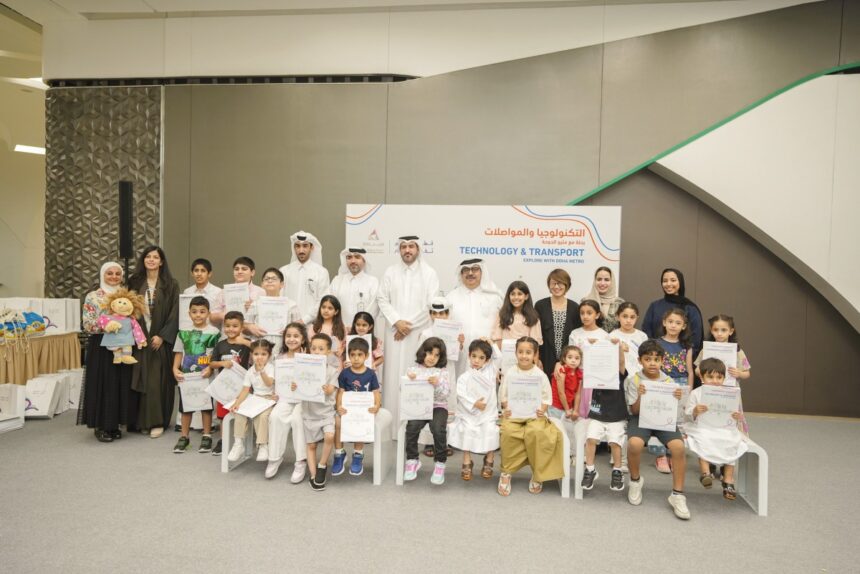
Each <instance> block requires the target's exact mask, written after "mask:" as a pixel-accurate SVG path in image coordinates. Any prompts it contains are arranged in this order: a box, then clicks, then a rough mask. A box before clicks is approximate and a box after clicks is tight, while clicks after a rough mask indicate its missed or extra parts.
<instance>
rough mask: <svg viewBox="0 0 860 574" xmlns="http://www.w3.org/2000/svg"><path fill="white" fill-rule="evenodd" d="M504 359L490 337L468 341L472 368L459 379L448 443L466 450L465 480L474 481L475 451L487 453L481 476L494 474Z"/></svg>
mask: <svg viewBox="0 0 860 574" xmlns="http://www.w3.org/2000/svg"><path fill="white" fill-rule="evenodd" d="M501 359H502V357H501V353H499V351H498V349H496V348H494V347H493V345H491V344H490V340H489V339H475V340H474V341H472V342H471V343H469V366H470V369H469V370H468V371H466V372H465V373H463V374H462V375H460V378H459V379H458V380H457V411H456V414H455V415H454V424H453V425H452V426H451V432H450V433H448V443H449V444H450V445H451V446H453V447H455V448H459V449H460V450H462V451H463V468H462V470H461V471H460V478H462V479H463V480H472V468H473V467H474V463H473V462H472V453H477V454H483V455H484V465H483V467H482V468H481V477H482V478H486V479H490V478H492V477H493V457H494V455H495V452H494V451H495V450H496V449H498V448H499V427H498V425H497V424H496V422H497V421H498V418H499V408H498V400H497V397H496V373H498V370H499V367H498V363H500V362H501Z"/></svg>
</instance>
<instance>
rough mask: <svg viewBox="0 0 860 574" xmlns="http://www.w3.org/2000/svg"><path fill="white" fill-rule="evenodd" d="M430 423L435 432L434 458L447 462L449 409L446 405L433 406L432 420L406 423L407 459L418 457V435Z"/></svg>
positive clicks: (431, 430) (432, 430) (433, 432)
mask: <svg viewBox="0 0 860 574" xmlns="http://www.w3.org/2000/svg"><path fill="white" fill-rule="evenodd" d="M428 423H429V424H430V432H431V433H432V434H433V450H434V451H435V454H434V456H433V460H435V461H436V462H445V461H446V460H448V409H447V408H445V407H433V419H432V420H429V421H409V422H408V423H406V459H407V460H411V459H417V458H418V435H419V434H421V429H423V428H424V425H426V424H428Z"/></svg>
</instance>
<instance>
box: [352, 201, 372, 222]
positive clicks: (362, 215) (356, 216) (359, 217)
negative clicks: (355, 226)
mask: <svg viewBox="0 0 860 574" xmlns="http://www.w3.org/2000/svg"><path fill="white" fill-rule="evenodd" d="M377 207H379V204H378V203H377V204H376V205H374V206H373V207H371V208H370V209H368V210H367V211H365V212H364V213H362V214H361V215H347V216H346V218H347V219H361V218H362V217H364V216H365V215H367V214H368V213H370V212H371V211H373V210H374V209H376V208H377Z"/></svg>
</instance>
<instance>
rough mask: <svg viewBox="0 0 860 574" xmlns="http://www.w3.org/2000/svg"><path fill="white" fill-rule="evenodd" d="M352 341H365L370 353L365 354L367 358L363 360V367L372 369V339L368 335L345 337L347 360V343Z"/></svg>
mask: <svg viewBox="0 0 860 574" xmlns="http://www.w3.org/2000/svg"><path fill="white" fill-rule="evenodd" d="M353 339H364V340H365V341H367V348H368V349H370V351H369V352H368V353H367V358H366V359H365V360H364V366H365V367H367V368H368V369H372V368H373V337H372V336H371V335H370V333H368V334H367V335H347V336H346V349H347V351H346V359H347V361H348V360H349V342H350V341H352V340H353Z"/></svg>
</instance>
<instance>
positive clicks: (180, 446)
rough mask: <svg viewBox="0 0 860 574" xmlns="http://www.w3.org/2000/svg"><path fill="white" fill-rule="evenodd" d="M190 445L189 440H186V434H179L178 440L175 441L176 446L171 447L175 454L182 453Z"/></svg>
mask: <svg viewBox="0 0 860 574" xmlns="http://www.w3.org/2000/svg"><path fill="white" fill-rule="evenodd" d="M190 445H191V441H190V440H188V437H187V436H181V437H179V440H178V441H176V446H175V447H173V452H175V453H176V454H182V453H183V452H185V451H186V450H188V447H189V446H190Z"/></svg>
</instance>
